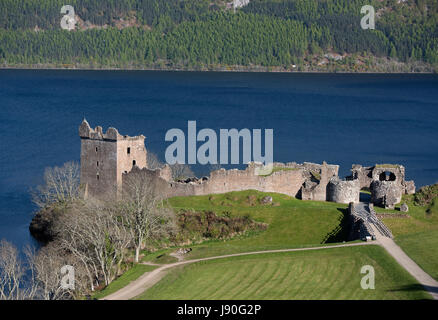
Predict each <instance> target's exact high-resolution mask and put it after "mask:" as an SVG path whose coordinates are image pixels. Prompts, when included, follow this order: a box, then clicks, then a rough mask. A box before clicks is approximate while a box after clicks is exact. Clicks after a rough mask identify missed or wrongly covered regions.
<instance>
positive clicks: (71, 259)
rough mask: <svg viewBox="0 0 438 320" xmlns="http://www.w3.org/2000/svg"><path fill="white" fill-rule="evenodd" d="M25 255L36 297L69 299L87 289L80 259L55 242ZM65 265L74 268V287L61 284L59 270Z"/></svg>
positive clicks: (61, 276) (61, 274)
mask: <svg viewBox="0 0 438 320" xmlns="http://www.w3.org/2000/svg"><path fill="white" fill-rule="evenodd" d="M27 256H28V257H29V258H28V259H29V261H30V262H31V263H30V270H31V271H32V275H33V279H34V280H33V281H34V282H35V284H36V285H35V286H34V287H36V288H37V292H36V293H37V295H36V296H37V297H38V299H43V300H70V299H73V298H75V297H78V296H80V295H81V294H83V293H84V292H86V291H87V278H86V274H85V273H84V269H83V266H82V265H81V263H80V261H79V260H78V259H76V257H75V256H74V255H71V254H67V252H65V251H64V250H63V249H61V247H60V246H59V245H58V244H57V243H56V242H51V243H49V244H47V245H46V246H44V247H42V248H41V249H40V250H39V251H38V253H37V254H35V253H34V252H33V253H32V252H31V253H28V254H27ZM67 265H68V266H71V267H73V269H74V288H64V287H63V286H62V285H61V280H62V278H63V276H64V274H63V273H61V270H62V268H63V267H64V266H67Z"/></svg>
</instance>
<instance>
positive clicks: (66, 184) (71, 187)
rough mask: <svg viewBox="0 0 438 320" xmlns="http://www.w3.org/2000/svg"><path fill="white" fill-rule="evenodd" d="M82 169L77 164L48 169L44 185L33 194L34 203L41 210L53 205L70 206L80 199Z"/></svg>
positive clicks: (72, 163) (69, 163)
mask: <svg viewBox="0 0 438 320" xmlns="http://www.w3.org/2000/svg"><path fill="white" fill-rule="evenodd" d="M79 184H80V169H79V164H78V163H76V162H67V163H65V164H64V165H63V166H62V167H54V168H46V170H45V172H44V185H41V186H38V187H37V189H36V190H34V191H33V192H32V198H33V202H34V203H35V204H36V205H37V206H38V207H40V208H45V207H47V206H50V205H51V204H53V203H60V204H68V203H71V202H72V201H73V200H76V199H78V198H79V195H80V189H79Z"/></svg>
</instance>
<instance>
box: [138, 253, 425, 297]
mask: <svg viewBox="0 0 438 320" xmlns="http://www.w3.org/2000/svg"><path fill="white" fill-rule="evenodd" d="M364 265H372V266H373V267H374V269H375V290H363V289H362V288H361V286H360V281H361V278H362V277H363V276H364V275H363V274H360V270H361V267H362V266H364ZM430 298H431V297H430V296H429V295H428V294H427V293H425V292H424V291H423V289H422V287H421V286H420V285H419V284H418V283H417V282H416V281H415V280H414V279H413V278H412V277H411V276H410V275H409V274H408V273H407V272H406V271H405V270H404V269H402V268H401V267H400V266H399V265H398V264H397V262H396V261H395V260H394V259H393V258H392V257H391V256H389V255H388V254H387V253H386V251H385V250H384V249H383V248H381V247H379V246H374V245H370V246H363V247H345V248H333V249H323V250H315V251H301V252H290V253H275V254H274V253H270V254H259V255H252V256H241V257H233V258H226V259H218V260H210V261H203V262H198V263H194V264H191V265H187V266H185V267H179V268H176V269H173V270H171V271H170V272H169V274H167V275H166V276H165V277H164V278H163V279H162V280H161V281H160V282H158V283H157V284H156V285H154V286H153V287H152V288H150V289H149V290H147V291H146V292H144V293H143V294H141V295H140V296H139V297H137V299H145V300H148V299H201V300H203V299H287V300H289V299H379V300H380V299H430Z"/></svg>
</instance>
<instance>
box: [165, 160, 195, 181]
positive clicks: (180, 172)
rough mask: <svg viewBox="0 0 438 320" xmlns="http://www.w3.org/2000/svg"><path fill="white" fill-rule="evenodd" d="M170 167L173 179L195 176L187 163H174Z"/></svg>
mask: <svg viewBox="0 0 438 320" xmlns="http://www.w3.org/2000/svg"><path fill="white" fill-rule="evenodd" d="M170 169H171V170H172V179H173V180H175V181H176V180H183V179H187V178H190V177H194V176H195V174H194V173H193V171H192V169H191V168H190V166H189V165H187V164H180V163H175V164H172V165H171V166H170Z"/></svg>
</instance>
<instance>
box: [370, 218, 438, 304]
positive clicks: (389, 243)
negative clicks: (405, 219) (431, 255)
mask: <svg viewBox="0 0 438 320" xmlns="http://www.w3.org/2000/svg"><path fill="white" fill-rule="evenodd" d="M371 227H372V228H373V229H374V234H375V235H376V238H377V242H378V243H379V244H380V245H382V247H384V248H385V249H386V251H388V253H389V254H390V255H391V256H393V257H394V259H395V260H396V261H397V262H398V263H399V264H400V265H401V266H402V267H403V268H405V269H406V271H408V272H409V273H410V274H411V275H412V276H413V277H414V278H415V279H416V280H417V281H418V282H419V283H420V284H421V285H422V286H423V287H424V288H425V289H426V291H428V292H429V293H430V295H431V296H432V297H433V298H434V299H435V300H438V281H436V280H435V279H433V278H432V277H431V276H430V275H429V274H427V273H426V272H424V271H423V269H421V268H420V267H419V266H418V264H416V263H415V262H414V260H412V259H411V258H409V256H408V255H407V254H406V253H404V251H403V250H402V249H401V248H400V247H399V246H398V245H397V244H396V243H395V242H394V240H392V239H391V238H388V237H385V236H383V235H382V234H381V233H380V232H378V231H377V228H376V227H375V226H374V225H373V224H371Z"/></svg>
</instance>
